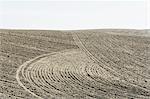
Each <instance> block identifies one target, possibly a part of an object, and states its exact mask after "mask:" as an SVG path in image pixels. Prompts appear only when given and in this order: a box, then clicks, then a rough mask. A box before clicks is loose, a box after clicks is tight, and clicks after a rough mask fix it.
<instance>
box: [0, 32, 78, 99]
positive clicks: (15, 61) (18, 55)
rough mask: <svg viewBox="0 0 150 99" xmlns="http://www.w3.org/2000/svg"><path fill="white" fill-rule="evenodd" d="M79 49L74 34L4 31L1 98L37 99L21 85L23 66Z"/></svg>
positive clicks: (0, 61)
mask: <svg viewBox="0 0 150 99" xmlns="http://www.w3.org/2000/svg"><path fill="white" fill-rule="evenodd" d="M76 48H78V47H77V46H76V45H75V44H74V41H73V38H72V36H71V34H68V33H62V32H60V31H40V30H39V31H27V30H0V93H1V94H0V97H1V98H2V99H16V98H18V99H20V98H26V99H29V98H30V99H33V98H35V97H34V96H33V95H31V94H30V93H28V92H27V91H25V90H24V89H23V88H22V87H21V86H20V85H19V84H18V82H17V80H16V78H15V76H16V71H17V69H18V68H19V66H20V65H22V64H23V63H24V62H26V61H28V60H30V59H32V58H34V57H37V56H39V55H42V54H46V53H51V52H57V51H61V50H65V49H76Z"/></svg>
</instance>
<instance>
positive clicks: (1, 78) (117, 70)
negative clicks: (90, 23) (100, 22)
mask: <svg viewBox="0 0 150 99" xmlns="http://www.w3.org/2000/svg"><path fill="white" fill-rule="evenodd" d="M0 31H1V32H0V40H1V46H0V47H1V48H0V51H1V53H0V63H1V65H0V73H1V74H0V93H1V94H0V96H1V97H2V99H3V98H4V99H9V97H10V98H13V99H15V98H19V99H20V98H26V99H28V98H32V99H33V98H44V99H47V98H50V99H51V98H58V99H60V98H64V99H67V98H68V99H72V98H75V99H80V98H81V99H83V98H84V99H90V98H96V99H107V98H108V99H150V98H149V97H150V36H149V31H148V30H124V29H122V30H121V29H120V30H115V29H108V30H105V29H103V30H82V31H81V30H79V31H40V30H38V31H33V30H30V31H29V30H28V31H27V30H26V31H25V30H0Z"/></svg>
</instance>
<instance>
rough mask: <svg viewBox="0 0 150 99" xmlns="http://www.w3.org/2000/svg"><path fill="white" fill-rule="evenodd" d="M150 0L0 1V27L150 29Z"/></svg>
mask: <svg viewBox="0 0 150 99" xmlns="http://www.w3.org/2000/svg"><path fill="white" fill-rule="evenodd" d="M149 1H150V0H104V1H102V0H100V1H92V0H91V1H85V0H84V1H79V0H78V1H46V0H38V1H36V0H34V1H29V0H27V1H19V0H18V1H17V0H16V1H15V0H13V1H10V0H0V28H1V29H2V28H7V29H49V30H57V29H59V30H68V29H70V30H71V29H73V30H74V29H101V28H129V29H131V28H132V29H150V2H149Z"/></svg>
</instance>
